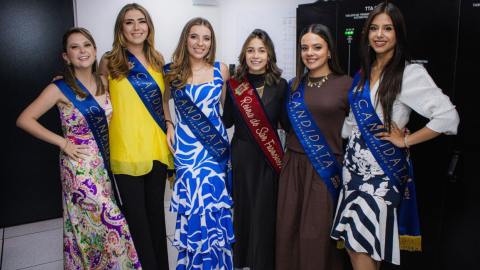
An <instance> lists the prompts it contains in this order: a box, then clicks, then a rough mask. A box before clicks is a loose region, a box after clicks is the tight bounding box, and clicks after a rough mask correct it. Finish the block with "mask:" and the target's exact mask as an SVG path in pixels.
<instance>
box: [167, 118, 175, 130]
mask: <svg viewBox="0 0 480 270" xmlns="http://www.w3.org/2000/svg"><path fill="white" fill-rule="evenodd" d="M165 123H170V124H172V126H173V128H175V124H174V123H173V122H172V121H170V120H168V119H167V120H165Z"/></svg>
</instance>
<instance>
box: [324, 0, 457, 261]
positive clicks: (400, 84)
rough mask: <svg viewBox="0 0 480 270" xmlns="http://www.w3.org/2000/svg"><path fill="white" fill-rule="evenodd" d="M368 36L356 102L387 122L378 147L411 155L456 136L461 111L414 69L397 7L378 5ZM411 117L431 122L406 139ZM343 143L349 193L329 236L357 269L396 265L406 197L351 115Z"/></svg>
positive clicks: (343, 195) (342, 197) (423, 72)
mask: <svg viewBox="0 0 480 270" xmlns="http://www.w3.org/2000/svg"><path fill="white" fill-rule="evenodd" d="M364 33H365V34H364V35H363V37H362V40H361V41H360V54H361V58H362V73H360V80H359V82H358V85H354V86H355V87H356V88H355V89H362V88H363V90H361V91H358V92H357V94H358V93H360V92H361V93H362V94H361V95H365V96H369V98H370V100H371V101H372V102H371V104H372V106H374V108H375V113H376V115H378V118H379V119H380V120H381V121H382V125H378V126H377V127H378V130H382V129H384V128H385V130H386V131H385V132H378V133H375V134H374V136H375V137H376V139H377V140H380V141H385V143H388V141H389V142H391V143H392V144H394V145H395V146H396V147H397V148H400V149H402V148H403V149H405V148H408V147H409V146H412V145H415V144H418V143H422V142H424V141H427V140H430V139H433V138H435V137H437V136H438V135H440V134H441V133H445V134H456V132H457V126H458V123H459V117H458V113H457V111H456V110H455V106H454V105H453V104H452V103H451V102H450V99H449V97H448V96H446V95H444V94H443V93H442V90H441V89H440V88H438V87H437V85H436V84H435V82H434V81H433V80H432V78H431V77H430V75H429V74H428V72H427V71H426V69H425V68H424V67H422V66H420V65H417V64H410V63H409V62H408V60H409V59H408V56H407V55H406V52H405V22H404V20H403V15H402V14H401V12H400V10H399V9H398V8H397V7H395V6H394V5H393V4H391V3H387V2H383V3H380V4H379V5H377V6H376V7H375V8H374V10H372V11H371V12H370V14H369V16H368V18H367V20H366V22H365V26H364ZM367 82H368V83H367ZM354 84H355V82H354ZM362 91H363V92H362ZM364 92H365V94H363V93H364ZM363 101H365V100H363ZM362 104H363V105H364V104H365V103H362ZM373 104H375V105H373ZM351 105H352V103H351ZM351 107H353V106H351ZM364 107H366V106H364ZM362 109H363V108H362ZM412 109H413V110H415V111H416V112H417V113H419V114H420V115H422V116H424V117H426V118H428V119H430V121H429V122H428V124H427V125H426V126H425V127H423V128H421V129H420V130H418V131H416V132H413V133H412V134H410V135H405V134H404V132H403V131H402V129H403V128H404V127H405V126H406V124H407V123H408V120H409V117H410V113H411V112H412ZM359 114H360V113H359ZM370 116H371V115H370ZM368 118H369V117H368ZM368 118H366V119H368ZM363 120H365V119H362V121H363ZM375 130H376V129H375ZM342 137H344V138H347V137H348V138H349V139H348V145H347V147H346V152H345V158H344V162H343V164H344V166H343V190H342V191H341V193H340V198H339V203H338V208H337V213H336V217H335V222H334V225H333V229H332V233H331V236H332V238H333V239H336V240H338V239H343V240H345V247H346V248H347V252H348V254H349V256H350V259H351V262H352V265H353V268H354V269H368V270H378V269H380V263H381V261H387V262H390V263H392V264H397V265H398V264H400V245H399V242H400V237H399V228H398V223H399V219H398V214H397V208H398V207H399V205H400V202H401V201H402V198H403V195H404V194H400V192H399V190H398V189H397V188H396V187H395V185H394V183H393V181H392V180H391V179H390V178H389V177H388V176H387V175H386V174H385V172H384V171H383V169H382V167H381V166H380V165H379V163H378V162H377V160H376V159H375V157H374V155H373V154H372V152H371V150H370V148H369V147H368V146H367V145H366V143H365V140H367V139H368V137H367V138H364V137H363V136H362V133H361V131H360V129H359V125H358V123H357V121H356V120H355V116H354V114H353V113H352V110H350V114H349V116H348V117H347V118H346V120H345V122H344V126H343V130H342ZM393 180H395V179H393Z"/></svg>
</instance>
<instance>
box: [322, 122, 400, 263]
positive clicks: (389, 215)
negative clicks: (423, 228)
mask: <svg viewBox="0 0 480 270" xmlns="http://www.w3.org/2000/svg"><path fill="white" fill-rule="evenodd" d="M343 164H344V166H343V184H344V185H343V190H342V192H341V193H340V199H339V202H341V204H340V205H339V206H338V209H337V216H336V217H335V222H334V225H333V231H332V234H331V236H332V238H334V239H337V240H338V239H340V238H341V239H344V240H345V246H346V247H347V248H348V249H350V250H353V251H356V252H366V253H369V254H370V256H371V257H372V258H373V259H374V260H377V261H381V260H385V261H387V262H390V263H393V264H397V265H399V264H400V249H399V236H398V228H397V207H398V205H399V203H400V202H401V196H400V194H399V193H398V190H397V189H396V187H395V185H394V184H393V183H392V182H391V181H390V179H389V178H388V177H387V176H386V175H385V173H384V172H383V170H382V168H381V167H380V165H378V163H377V161H376V160H375V158H374V157H373V155H372V153H371V152H370V150H369V149H368V147H367V145H366V144H365V141H364V140H363V138H362V135H361V133H360V130H359V129H358V128H354V129H353V130H352V133H351V135H350V138H349V142H348V145H347V147H346V151H345V159H344V162H343Z"/></svg>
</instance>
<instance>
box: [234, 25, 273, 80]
mask: <svg viewBox="0 0 480 270" xmlns="http://www.w3.org/2000/svg"><path fill="white" fill-rule="evenodd" d="M254 38H258V39H260V40H262V41H263V44H265V48H266V49H267V55H268V58H269V62H268V65H269V68H268V69H266V70H265V84H267V85H273V84H278V83H279V82H280V78H281V76H282V70H281V69H279V68H278V66H277V55H276V54H275V46H274V45H273V41H272V39H271V38H270V36H269V35H268V34H267V32H265V31H263V30H262V29H255V30H253V32H252V33H251V34H250V35H249V36H248V37H247V39H246V40H245V43H243V47H242V50H241V51H240V55H239V56H238V63H239V64H238V66H237V67H236V68H235V75H233V78H234V79H235V80H236V81H239V82H243V79H244V76H245V74H247V73H248V65H247V59H246V54H247V48H248V43H250V41H251V40H252V39H254Z"/></svg>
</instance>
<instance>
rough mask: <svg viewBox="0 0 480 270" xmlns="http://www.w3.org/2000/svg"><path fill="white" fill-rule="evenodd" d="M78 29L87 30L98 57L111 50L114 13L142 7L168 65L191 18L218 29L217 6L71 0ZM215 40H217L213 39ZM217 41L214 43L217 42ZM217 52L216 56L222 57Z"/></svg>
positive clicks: (185, 0) (168, 0)
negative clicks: (198, 18) (151, 22)
mask: <svg viewBox="0 0 480 270" xmlns="http://www.w3.org/2000/svg"><path fill="white" fill-rule="evenodd" d="M73 1H74V5H76V23H77V25H76V26H78V27H84V28H86V29H87V30H89V31H90V32H91V33H92V35H93V38H94V39H95V42H96V43H97V48H98V57H101V56H102V55H103V53H105V52H106V51H109V50H110V49H111V48H112V43H113V31H114V26H115V20H116V18H117V15H118V12H119V11H120V10H121V9H122V7H123V6H125V5H126V4H128V3H132V2H135V3H138V4H140V5H142V6H143V7H145V8H146V9H147V10H148V12H149V13H150V16H151V17H152V20H153V24H154V26H155V47H156V49H157V50H158V51H160V52H161V53H162V54H163V56H164V57H165V61H166V62H170V59H171V56H172V53H173V51H174V50H175V46H176V45H177V42H178V39H179V37H180V33H181V32H182V29H183V26H184V25H185V24H186V23H187V22H188V21H189V20H190V19H192V18H194V17H204V18H206V19H207V20H208V21H209V22H210V23H211V24H212V26H213V28H214V30H215V34H216V35H218V34H217V32H218V30H217V29H219V15H218V6H194V5H193V0H134V1H128V0H73ZM217 39H218V37H217ZM217 42H218V41H217ZM221 50H222V49H221V48H219V49H217V54H219V55H221V54H222V51H221Z"/></svg>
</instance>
